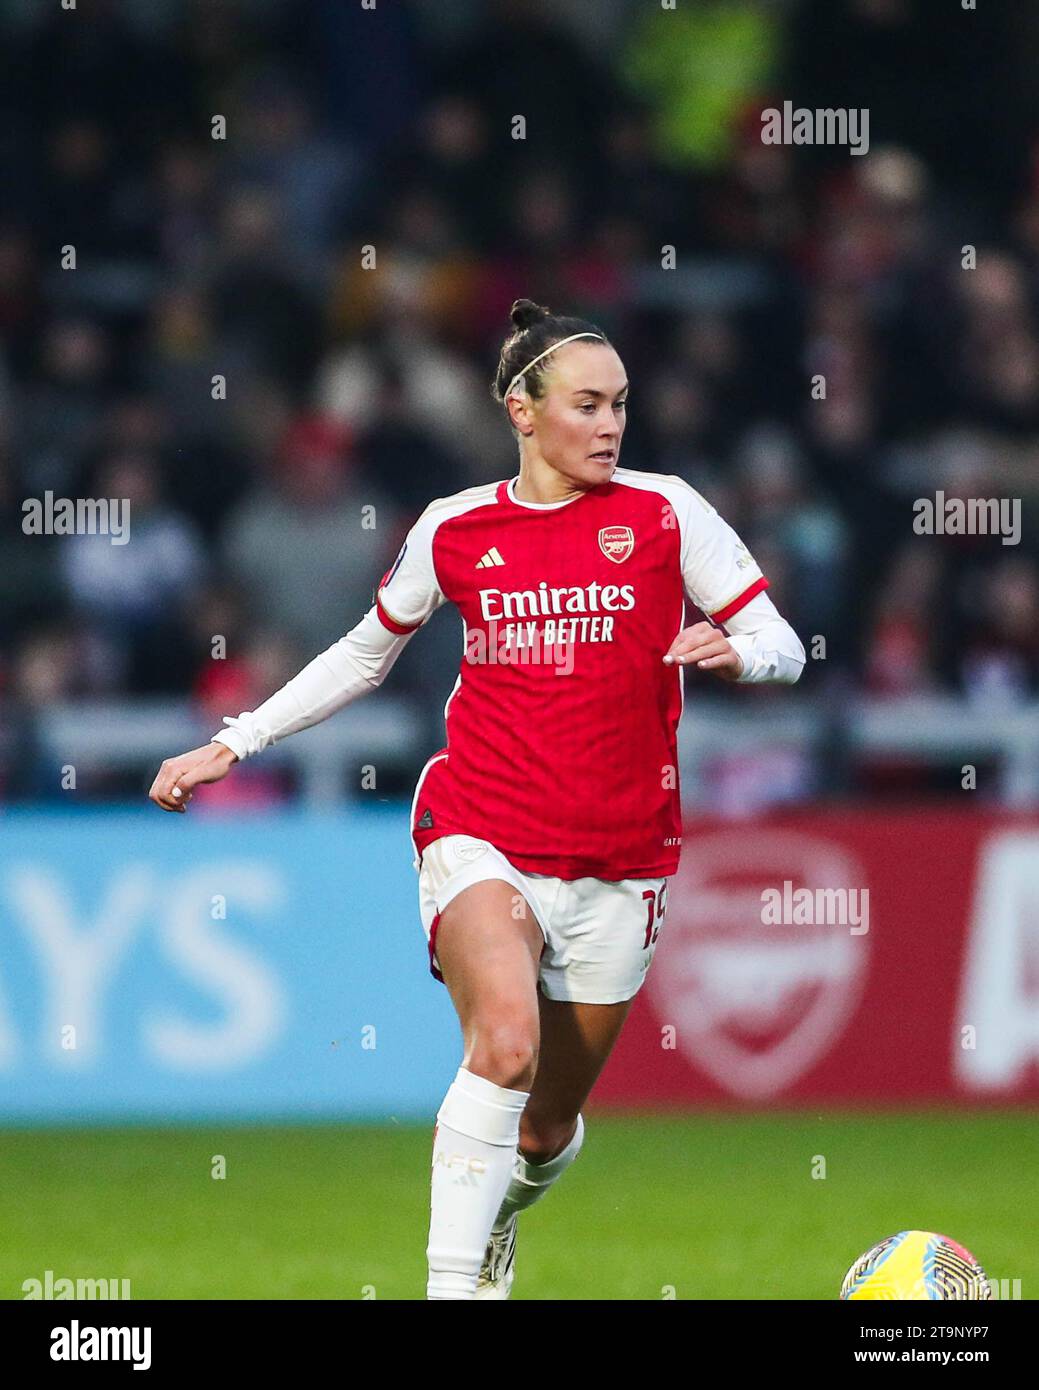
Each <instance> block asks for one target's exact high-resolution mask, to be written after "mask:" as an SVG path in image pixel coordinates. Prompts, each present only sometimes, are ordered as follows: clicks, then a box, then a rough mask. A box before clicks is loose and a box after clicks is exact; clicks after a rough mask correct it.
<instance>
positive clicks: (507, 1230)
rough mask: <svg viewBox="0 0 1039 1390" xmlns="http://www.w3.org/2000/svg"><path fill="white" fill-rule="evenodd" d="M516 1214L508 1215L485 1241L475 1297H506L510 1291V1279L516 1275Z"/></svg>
mask: <svg viewBox="0 0 1039 1390" xmlns="http://www.w3.org/2000/svg"><path fill="white" fill-rule="evenodd" d="M518 1220H519V1217H518V1215H517V1216H510V1217H509V1219H508V1221H507V1222H506V1224H505V1225H504V1226H502V1228H501V1229H500V1230H492V1231H491V1238H490V1240H489V1241H488V1242H487V1253H486V1254H485V1255H484V1257H483V1266H482V1267H481V1269H480V1275H479V1278H478V1279H477V1281H476V1295H475V1296H476V1297H477V1298H496V1299H506V1298H508V1296H509V1294H510V1293H511V1292H512V1281H513V1279H514V1278H515V1277H516V1223H517V1221H518Z"/></svg>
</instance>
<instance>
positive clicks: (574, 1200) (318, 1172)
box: [0, 1111, 1039, 1300]
mask: <svg viewBox="0 0 1039 1390" xmlns="http://www.w3.org/2000/svg"><path fill="white" fill-rule="evenodd" d="M586 1118H587V1133H586V1137H585V1145H584V1149H583V1151H582V1153H581V1155H580V1157H579V1158H578V1160H577V1162H576V1163H575V1165H574V1166H573V1167H572V1168H571V1169H570V1171H569V1172H568V1173H566V1175H565V1176H564V1177H563V1179H562V1180H561V1182H560V1183H559V1185H558V1187H556V1188H555V1189H554V1190H553V1191H552V1192H551V1193H549V1195H548V1196H547V1197H546V1198H545V1199H544V1200H543V1201H542V1202H541V1203H540V1204H539V1205H538V1206H536V1207H534V1208H533V1209H532V1210H530V1211H529V1212H527V1213H525V1214H524V1215H523V1216H522V1217H521V1218H520V1236H519V1246H518V1250H517V1261H516V1270H517V1276H516V1284H515V1288H514V1290H513V1297H514V1298H519V1299H542V1300H543V1299H583V1298H588V1299H659V1298H662V1297H675V1298H679V1299H733V1298H752V1299H798V1298H807V1299H832V1298H835V1297H836V1296H837V1293H838V1291H839V1288H840V1282H841V1279H842V1277H843V1275H844V1272H845V1270H846V1269H847V1267H848V1266H849V1265H850V1264H851V1262H852V1260H853V1259H854V1258H855V1257H856V1256H857V1255H859V1254H860V1253H861V1252H862V1251H863V1250H866V1249H867V1248H868V1247H869V1246H871V1245H873V1244H875V1243H876V1241H878V1240H880V1239H881V1238H882V1237H884V1236H887V1235H891V1234H893V1233H894V1232H896V1231H899V1230H903V1229H905V1228H907V1227H916V1228H919V1229H924V1230H933V1231H940V1232H942V1233H944V1234H946V1235H950V1236H952V1237H953V1238H955V1239H956V1240H958V1241H960V1242H962V1243H963V1244H964V1245H966V1246H967V1247H968V1248H969V1249H970V1250H972V1251H973V1253H974V1254H975V1256H976V1257H977V1258H978V1259H979V1260H980V1261H981V1263H982V1265H983V1266H984V1267H985V1268H986V1270H987V1272H988V1274H989V1276H990V1278H993V1279H1009V1280H1013V1279H1019V1280H1021V1296H1022V1297H1023V1298H1026V1299H1027V1298H1034V1297H1036V1294H1037V1290H1039V1251H1037V1249H1036V1247H1035V1244H1034V1241H1033V1240H1032V1239H1031V1237H1030V1235H1029V1231H1030V1229H1031V1224H1032V1223H1031V1220H1030V1216H1031V1212H1032V1209H1033V1205H1034V1197H1035V1191H1034V1182H1035V1173H1036V1169H1037V1161H1036V1160H1037V1156H1039V1154H1037V1148H1039V1145H1037V1141H1036V1138H1035V1134H1036V1120H1035V1117H1034V1115H1032V1114H1029V1113H1027V1112H1023V1111H1014V1112H994V1111H986V1112H977V1113H962V1112H961V1113H952V1112H945V1113H942V1112H924V1113H902V1114H890V1113H883V1114H876V1115H863V1114H857V1115H854V1116H850V1115H845V1114H834V1113H832V1112H830V1113H825V1114H822V1115H819V1114H816V1113H814V1112H812V1113H797V1114H793V1113H791V1114H770V1115H733V1116H726V1115H717V1114H715V1115H702V1114H701V1115H679V1114H676V1115H669V1116H659V1115H641V1116H638V1117H634V1116H619V1115H616V1114H600V1113H597V1112H595V1111H592V1112H591V1113H590V1114H589V1115H588V1116H587V1117H586ZM431 1139H432V1131H431V1127H430V1126H407V1127H405V1126H403V1125H400V1126H398V1125H380V1126H356V1127H355V1126H346V1125H343V1126H333V1125H314V1126H306V1127H303V1126H286V1127H273V1126H272V1127H238V1126H234V1125H229V1124H228V1125H210V1126H206V1127H204V1128H202V1127H200V1128H188V1127H177V1128H169V1129H157V1128H147V1129H146V1128H137V1127H129V1128H120V1129H64V1130H57V1129H39V1130H7V1131H4V1130H0V1230H2V1232H3V1239H2V1240H0V1298H4V1299H19V1298H22V1297H24V1294H23V1291H22V1283H23V1281H24V1280H26V1279H29V1278H38V1279H41V1280H42V1279H43V1277H44V1272H45V1271H46V1270H48V1269H50V1270H52V1271H53V1274H54V1277H55V1278H61V1277H65V1278H77V1277H79V1278H109V1279H123V1278H128V1279H130V1281H131V1288H132V1295H133V1297H134V1298H135V1299H150V1298H162V1299H168V1298H188V1299H223V1298H244V1299H253V1298H260V1299H268V1298H285V1299H293V1298H326V1299H327V1298H341V1299H360V1298H363V1297H368V1298H371V1297H375V1298H378V1299H407V1298H422V1297H423V1294H424V1286H425V1260H424V1249H425V1241H426V1232H427V1225H428V1200H429V1198H428V1194H429V1187H428V1182H429V1177H428V1165H429V1154H430V1147H431ZM218 1154H220V1155H223V1156H224V1158H225V1159H226V1165H227V1176H226V1178H224V1179H222V1180H214V1178H213V1177H212V1176H211V1171H212V1163H213V1156H214V1155H218ZM817 1155H821V1156H822V1158H823V1159H824V1160H825V1164H826V1176H825V1178H813V1176H812V1172H813V1165H814V1166H815V1167H816V1168H818V1166H819V1165H818V1163H817V1160H816V1156H817ZM671 1290H673V1293H672V1292H671Z"/></svg>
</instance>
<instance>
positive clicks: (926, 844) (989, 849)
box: [594, 808, 1039, 1107]
mask: <svg viewBox="0 0 1039 1390" xmlns="http://www.w3.org/2000/svg"><path fill="white" fill-rule="evenodd" d="M594 1098H595V1103H596V1104H600V1105H618V1106H619V1105H623V1106H633V1105H644V1106H653V1107H660V1106H667V1105H671V1104H684V1103H701V1104H702V1103H705V1102H706V1103H712V1104H717V1105H736V1104H740V1105H753V1106H755V1107H762V1106H768V1105H771V1104H780V1105H789V1104H792V1103H793V1104H797V1103H799V1102H804V1103H806V1104H807V1103H812V1104H814V1103H817V1102H828V1103H840V1104H845V1103H848V1104H884V1103H894V1104H899V1103H914V1104H918V1103H925V1102H934V1103H943V1104H945V1103H960V1104H966V1103H969V1104H971V1105H977V1104H978V1103H983V1102H985V1101H998V1102H999V1103H1000V1104H1006V1103H1007V1102H1008V1101H1012V1102H1013V1101H1031V1102H1035V1101H1037V1100H1039V817H1035V816H1029V817H1025V816H1013V815H999V814H995V813H992V814H985V813H981V814H978V813H970V812H952V811H946V810H933V809H923V808H915V809H912V810H894V811H890V812H886V811H876V810H870V811H866V810H839V809H825V810H816V811H804V812H797V813H794V812H791V813H789V814H784V815H783V816H782V817H776V818H774V819H773V818H771V817H770V818H769V819H768V820H766V821H755V822H752V823H746V822H724V823H719V822H717V821H693V822H689V823H687V825H686V827H685V830H684V836H683V848H682V863H681V866H680V868H679V871H678V873H677V874H676V875H675V877H674V878H673V879H672V880H671V882H670V885H669V888H668V895H667V909H666V914H665V918H664V923H663V926H662V929H661V931H660V936H659V940H658V945H657V949H656V954H655V957H654V959H653V963H652V965H651V967H650V969H649V972H648V974H647V977H646V982H645V984H644V985H643V987H642V990H641V991H640V993H639V995H638V996H637V998H636V1000H635V1003H634V1005H633V1006H632V1011H631V1014H630V1015H629V1017H628V1021H627V1023H626V1025H625V1028H624V1032H623V1033H622V1035H621V1039H620V1041H619V1042H618V1044H617V1046H616V1048H615V1050H614V1053H613V1056H612V1057H611V1058H610V1061H609V1063H608V1065H607V1067H606V1070H605V1072H604V1074H603V1076H602V1077H601V1079H600V1081H599V1083H598V1085H597V1086H596V1089H595V1097H594Z"/></svg>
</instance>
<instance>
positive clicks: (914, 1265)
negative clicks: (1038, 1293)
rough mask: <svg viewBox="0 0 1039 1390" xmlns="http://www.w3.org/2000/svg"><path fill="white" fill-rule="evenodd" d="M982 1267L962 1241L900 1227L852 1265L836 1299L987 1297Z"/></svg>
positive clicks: (989, 1295)
mask: <svg viewBox="0 0 1039 1390" xmlns="http://www.w3.org/2000/svg"><path fill="white" fill-rule="evenodd" d="M991 1297H992V1287H991V1285H990V1284H989V1281H988V1279H987V1278H986V1276H985V1271H984V1270H983V1269H982V1267H981V1265H979V1264H978V1262H977V1260H976V1259H975V1258H974V1256H973V1255H972V1254H971V1253H970V1251H969V1250H966V1249H965V1248H964V1247H963V1246H962V1245H958V1244H957V1242H956V1241H954V1240H950V1239H949V1237H948V1236H940V1235H936V1234H935V1233H934V1232H933V1231H899V1233H898V1235H896V1236H888V1238H887V1239H886V1240H882V1241H881V1242H880V1243H879V1245H874V1246H873V1248H872V1249H871V1250H867V1251H866V1253H865V1254H864V1255H860V1256H859V1258H858V1259H857V1260H856V1261H855V1263H854V1264H853V1265H852V1267H851V1269H849V1270H848V1272H847V1274H846V1275H845V1276H844V1283H843V1284H842V1285H841V1298H871V1299H902V1298H912V1299H946V1298H948V1299H962V1298H991Z"/></svg>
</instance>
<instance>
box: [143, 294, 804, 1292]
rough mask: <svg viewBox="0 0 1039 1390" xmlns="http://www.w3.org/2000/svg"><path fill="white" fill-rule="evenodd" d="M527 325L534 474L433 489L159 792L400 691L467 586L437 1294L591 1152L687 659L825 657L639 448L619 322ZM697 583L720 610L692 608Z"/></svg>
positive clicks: (503, 363) (497, 1247)
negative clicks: (356, 703)
mask: <svg viewBox="0 0 1039 1390" xmlns="http://www.w3.org/2000/svg"><path fill="white" fill-rule="evenodd" d="M512 322H513V325H514V332H512V334H511V335H510V336H509V337H508V339H507V340H506V342H505V344H504V347H503V348H502V353H501V360H500V362H499V364H498V372H497V376H496V379H495V382H494V385H493V391H494V395H495V398H496V399H497V400H499V401H500V402H502V403H503V405H504V408H505V411H506V413H507V416H508V421H509V424H510V425H511V427H512V429H513V431H514V432H515V435H516V438H517V440H518V443H519V455H520V466H519V473H518V475H517V476H516V477H515V478H512V479H510V480H507V481H502V482H494V483H487V484H485V485H484V486H482V487H473V488H467V489H466V490H465V491H464V492H459V493H456V494H455V495H454V496H451V497H442V498H438V499H437V500H436V501H434V502H431V503H430V505H429V506H428V507H427V508H426V510H425V511H424V512H423V514H422V515H421V516H420V517H419V519H418V521H416V523H415V525H414V526H413V527H412V528H411V530H410V532H409V533H408V536H407V539H406V541H405V543H404V546H403V547H402V549H401V552H400V554H399V555H398V556H397V559H396V561H395V563H394V565H393V566H392V568H391V569H390V570H388V571H387V573H386V574H385V575H384V576H383V578H382V580H381V581H380V583H379V585H378V588H377V590H376V593H375V603H374V605H373V607H372V608H371V609H370V610H369V612H368V613H367V614H366V616H365V617H364V618H363V619H362V620H361V621H360V622H359V623H358V624H357V626H356V627H355V628H354V629H353V630H352V631H351V632H349V633H348V634H347V635H346V636H345V637H343V638H341V639H340V640H339V641H338V642H336V643H335V644H334V645H333V646H331V647H329V648H328V650H327V651H325V652H323V653H322V654H321V655H320V656H318V657H316V658H315V659H314V660H313V661H312V662H311V663H310V664H309V665H308V666H306V667H304V669H303V670H302V671H301V672H300V673H299V674H298V675H297V676H295V677H294V678H293V679H292V680H290V681H289V682H288V684H287V685H285V686H284V687H283V689H281V690H279V691H278V692H277V693H276V694H274V695H272V696H271V698H270V699H269V700H267V701H265V702H264V703H263V704H262V705H260V707H259V708H258V709H256V710H254V711H252V712H251V713H243V714H240V715H239V716H238V717H237V718H227V719H225V720H224V723H225V724H227V725H228V726H229V727H228V728H227V729H226V730H223V731H222V732H220V733H218V734H216V735H215V736H214V738H213V741H212V742H211V743H210V744H209V745H208V746H207V747H204V748H198V749H195V750H194V751H193V752H191V753H185V754H183V755H182V756H181V757H177V758H172V759H169V760H167V761H166V762H164V763H163V764H162V767H161V768H160V769H159V773H158V776H157V777H156V778H155V782H154V784H153V786H152V789H151V793H150V795H151V799H152V800H153V801H155V802H156V803H157V804H158V805H159V806H161V807H162V808H163V809H164V810H167V811H178V812H183V811H185V810H186V808H187V803H188V802H189V801H190V800H191V791H192V788H193V787H195V786H196V785H198V784H200V783H204V782H215V781H218V780H219V779H220V778H222V777H224V776H225V775H226V774H227V772H228V769H229V768H230V766H231V765H232V764H233V763H234V762H235V761H236V760H239V759H242V758H247V757H252V756H255V755H256V754H257V753H259V752H261V751H262V750H263V749H264V748H266V747H267V746H268V745H269V744H272V743H276V742H278V741H279V740H280V739H282V738H286V737H287V736H288V735H289V734H293V733H296V732H298V731H299V730H300V729H306V728H308V727H309V726H310V725H312V724H316V723H318V722H319V721H320V720H322V719H327V718H328V717H329V715H331V714H333V713H334V712H335V711H336V710H338V709H340V708H342V706H344V705H345V704H347V703H348V702H349V701H351V700H354V699H357V698H358V697H359V696H361V695H365V694H367V693H368V692H369V691H370V690H372V689H373V688H374V687H375V686H377V685H379V684H380V683H381V682H382V680H383V679H384V678H385V676H386V674H387V673H388V671H389V670H390V668H391V666H392V665H393V663H394V661H395V660H396V659H397V657H398V656H399V655H400V652H401V650H402V648H403V647H404V645H405V643H406V642H407V640H408V637H409V636H410V635H411V633H413V632H414V631H415V630H416V629H417V628H419V627H421V626H422V624H423V623H424V622H426V620H427V619H428V618H429V616H430V615H431V614H432V613H433V612H434V610H435V609H437V608H438V607H439V606H440V605H441V604H442V603H445V602H446V601H447V600H451V601H452V602H453V603H454V604H456V605H457V607H458V609H459V610H460V612H461V615H462V620H463V624H464V633H465V642H464V645H465V651H464V655H463V658H462V663H461V672H460V674H459V677H458V680H457V682H456V684H455V688H454V690H453V691H452V692H451V696H450V698H449V699H448V702H447V705H446V707H445V710H444V716H445V722H446V726H447V743H446V746H445V747H444V748H443V749H442V750H441V751H440V752H438V753H436V754H434V756H433V757H432V758H430V760H429V762H428V763H427V764H426V766H425V768H424V769H423V772H422V775H421V776H420V778H419V780H418V785H417V787H416V789H415V799H414V803H413V806H412V815H411V829H412V836H413V840H414V845H415V850H416V858H415V868H416V869H417V870H418V873H419V879H418V884H419V904H420V912H421V917H422V923H423V927H424V930H425V934H426V937H427V941H428V946H429V959H430V968H431V970H432V972H433V974H434V975H435V977H436V978H437V979H438V980H442V981H443V982H444V983H445V984H446V985H447V988H448V990H449V991H450V994H451V999H452V1002H453V1003H454V1006H455V1008H456V1009H457V1011H458V1017H459V1020H460V1022H461V1027H462V1035H463V1039H464V1055H463V1058H462V1064H461V1066H460V1067H459V1069H458V1073H457V1075H456V1076H455V1079H454V1081H453V1082H452V1084H451V1086H450V1088H449V1090H448V1092H447V1095H446V1097H445V1099H444V1102H443V1104H442V1105H441V1107H440V1109H439V1111H438V1112H437V1124H436V1127H435V1129H434V1138H433V1163H432V1209H431V1218H430V1227H429V1243H428V1248H427V1256H428V1260H429V1279H428V1284H427V1297H428V1298H430V1299H474V1298H488V1299H504V1298H508V1296H509V1291H510V1289H511V1287H512V1281H513V1275H514V1252H515V1238H516V1218H517V1215H518V1213H519V1212H521V1211H523V1210H524V1209H525V1208H527V1207H529V1206H531V1205H532V1203H534V1202H535V1201H537V1200H538V1199H539V1198H540V1197H542V1196H543V1195H544V1194H545V1192H547V1190H548V1189H549V1187H550V1186H551V1185H552V1184H553V1183H554V1182H556V1181H557V1179H558V1178H559V1177H560V1176H561V1175H562V1173H563V1172H564V1171H565V1170H566V1168H567V1167H568V1166H569V1165H570V1164H571V1163H572V1162H573V1160H574V1159H575V1158H576V1157H577V1154H578V1151H579V1150H580V1148H581V1142H582V1139H583V1136H584V1124H583V1120H582V1116H581V1107H582V1105H583V1104H584V1102H585V1100H586V1099H587V1097H588V1094H589V1092H590V1091H591V1089H592V1086H593V1085H594V1083H595V1080H596V1078H597V1077H598V1075H599V1073H600V1071H601V1069H602V1067H603V1065H604V1063H605V1061H606V1059H607V1057H608V1056H609V1053H610V1049H611V1048H612V1046H613V1044H614V1042H615V1041H616V1039H617V1036H618V1034H619V1033H620V1030H621V1027H622V1025H623V1023H624V1019H625V1017H626V1015H627V1013H628V1010H629V1009H630V1007H631V1002H632V999H633V998H634V996H635V994H636V993H637V991H638V989H639V988H640V986H641V984H642V981H643V979H644V978H645V974H646V971H647V969H648V968H649V964H650V962H651V960H652V959H653V954H654V952H655V950H656V943H657V939H658V934H659V932H660V927H661V923H662V920H663V916H664V906H665V897H666V889H667V883H668V879H669V877H670V876H671V875H672V874H673V873H674V872H675V870H676V869H677V867H678V857H679V846H680V843H681V806H680V800H679V788H678V776H677V761H678V753H677V726H678V720H679V716H680V714H681V711H682V700H683V686H682V677H683V674H684V672H683V668H684V667H685V666H687V665H695V666H696V667H697V669H698V670H702V671H709V672H711V673H713V674H714V675H716V676H719V677H721V678H722V679H724V680H729V681H741V682H757V681H782V682H788V683H792V682H794V681H796V680H797V678H798V677H799V676H800V674H801V670H802V667H803V665H804V659H805V657H804V648H803V647H802V645H801V643H800V642H799V640H798V638H797V636H796V634H795V633H794V632H793V630H792V629H791V628H790V626H789V625H788V624H787V623H786V622H785V621H784V620H783V618H781V617H780V616H779V614H778V613H777V611H776V609H775V608H774V606H773V605H772V602H771V600H770V599H769V598H768V597H767V596H766V595H765V593H764V592H763V591H764V589H765V588H766V586H767V582H768V581H767V580H766V579H765V578H764V576H763V575H762V574H761V572H760V570H759V569H758V567H757V565H756V564H755V562H754V560H753V558H752V557H751V555H750V554H749V553H748V552H747V550H746V548H745V547H744V546H743V544H742V543H741V542H740V540H739V537H738V536H737V535H736V533H735V532H734V531H733V530H732V529H731V528H730V527H729V526H728V525H727V524H726V523H725V522H724V521H723V520H722V519H721V517H720V516H719V515H718V513H717V512H716V511H715V510H714V508H713V507H711V506H709V505H708V503H707V502H705V501H704V499H703V498H702V497H701V496H700V495H699V494H698V493H697V492H695V491H694V490H693V488H691V487H690V486H689V485H688V484H687V483H685V482H683V481H682V479H681V478H677V477H665V476H663V475H661V474H656V473H643V472H636V471H635V470H633V469H628V468H619V467H618V457H619V453H620V445H621V439H622V437H623V434H624V424H625V404H626V400H627V394H628V383H627V380H626V378H625V373H624V364H623V363H622V361H621V359H620V357H619V356H618V355H617V353H616V351H615V350H614V349H613V347H612V346H611V345H610V343H609V342H608V340H607V338H606V335H605V333H603V332H602V331H601V330H600V329H598V328H596V327H594V326H593V325H592V324H589V323H585V322H584V321H582V320H580V319H574V318H561V317H556V316H554V315H552V314H550V313H549V311H548V310H547V309H544V308H541V307H539V306H538V305H536V304H533V303H532V302H531V301H530V300H525V299H521V300H518V301H517V302H516V304H515V305H514V306H513V309H512ZM687 598H688V599H689V600H691V601H692V603H694V604H695V605H696V607H697V608H698V609H699V610H700V611H701V612H702V613H704V614H706V615H707V616H708V617H709V618H710V619H711V621H707V622H697V623H695V624H693V625H692V626H691V627H683V623H684V619H685V603H686V599H687ZM723 625H724V626H723Z"/></svg>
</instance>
